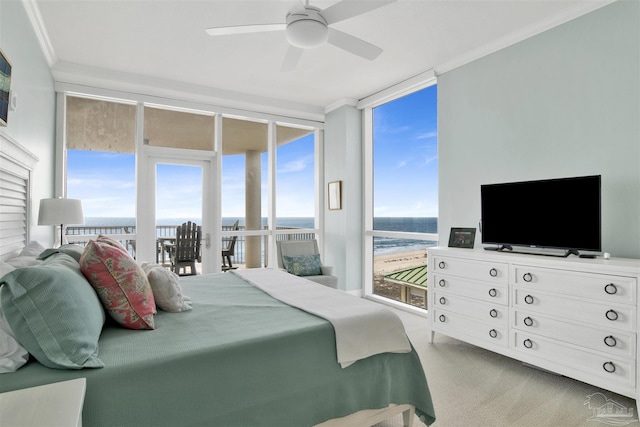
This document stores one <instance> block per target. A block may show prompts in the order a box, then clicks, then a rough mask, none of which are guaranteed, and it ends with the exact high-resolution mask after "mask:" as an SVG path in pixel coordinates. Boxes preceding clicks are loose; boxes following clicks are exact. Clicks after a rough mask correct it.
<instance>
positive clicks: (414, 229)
mask: <svg viewBox="0 0 640 427" xmlns="http://www.w3.org/2000/svg"><path fill="white" fill-rule="evenodd" d="M368 114H371V123H372V129H371V130H370V132H371V135H372V138H370V142H369V143H370V144H371V147H370V149H371V162H372V164H371V165H370V166H371V167H370V169H369V170H370V171H371V177H370V179H371V180H372V187H371V188H372V194H369V195H368V199H367V200H368V201H369V202H370V204H371V206H372V208H371V210H370V211H369V212H370V213H371V215H372V218H370V219H371V221H370V222H369V223H370V224H371V228H370V229H369V230H366V234H367V236H368V239H369V240H368V243H369V244H368V250H370V251H372V257H371V259H372V260H373V262H372V266H370V268H371V270H370V271H369V272H368V274H369V277H370V279H371V282H372V287H371V289H370V293H371V294H373V295H377V296H380V297H384V298H388V299H392V300H395V301H400V302H403V303H406V304H410V305H413V306H416V307H420V308H426V306H427V299H426V295H427V292H428V287H427V280H426V279H427V251H428V248H429V247H431V246H435V245H436V244H437V231H438V145H437V142H438V138H437V86H436V85H432V86H429V87H426V88H424V89H421V90H418V91H416V92H413V93H411V94H408V95H405V96H402V97H400V98H397V99H394V100H392V101H388V102H386V103H383V104H380V105H377V106H374V107H372V108H371V110H370V111H369V112H368Z"/></svg>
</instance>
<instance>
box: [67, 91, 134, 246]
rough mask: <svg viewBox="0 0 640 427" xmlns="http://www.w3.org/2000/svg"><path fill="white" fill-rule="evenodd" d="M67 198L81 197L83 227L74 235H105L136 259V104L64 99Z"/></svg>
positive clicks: (70, 228) (71, 231) (70, 229)
mask: <svg viewBox="0 0 640 427" xmlns="http://www.w3.org/2000/svg"><path fill="white" fill-rule="evenodd" d="M66 117H67V121H66V126H65V130H66V146H67V150H66V159H67V169H66V170H67V175H66V195H67V197H68V198H72V199H81V200H82V204H83V208H84V215H85V224H84V225H70V226H68V227H67V234H68V235H70V236H69V237H68V240H69V241H70V242H75V241H78V242H82V241H84V240H86V239H85V238H79V237H73V236H74V235H76V236H80V235H87V234H88V235H97V234H110V235H113V237H114V238H116V239H118V240H120V241H121V242H122V244H123V245H125V246H126V247H127V249H128V250H129V251H130V252H131V253H132V254H133V255H134V256H135V252H136V240H135V225H136V222H135V209H136V192H135V170H136V169H135V130H136V125H135V105H132V104H131V103H126V102H118V101H117V100H104V99H90V98H84V97H79V96H67V97H66Z"/></svg>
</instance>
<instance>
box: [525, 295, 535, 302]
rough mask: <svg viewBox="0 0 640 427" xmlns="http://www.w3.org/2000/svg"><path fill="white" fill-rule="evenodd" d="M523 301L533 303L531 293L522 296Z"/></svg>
mask: <svg viewBox="0 0 640 427" xmlns="http://www.w3.org/2000/svg"><path fill="white" fill-rule="evenodd" d="M524 302H526V303H527V304H533V297H532V296H531V295H527V296H526V297H524Z"/></svg>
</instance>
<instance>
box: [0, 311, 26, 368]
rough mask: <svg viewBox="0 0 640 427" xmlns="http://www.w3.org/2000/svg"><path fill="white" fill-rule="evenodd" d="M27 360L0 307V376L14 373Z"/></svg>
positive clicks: (24, 351)
mask: <svg viewBox="0 0 640 427" xmlns="http://www.w3.org/2000/svg"><path fill="white" fill-rule="evenodd" d="M27 360H29V352H27V350H25V349H24V347H22V346H21V345H20V344H19V343H18V341H16V338H15V336H14V335H13V331H12V330H11V327H10V326H9V323H8V322H7V320H6V319H5V318H4V313H3V312H2V306H0V374H6V373H9V372H15V371H17V370H18V368H20V367H21V366H22V365H24V364H25V363H27Z"/></svg>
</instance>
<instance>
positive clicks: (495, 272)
mask: <svg viewBox="0 0 640 427" xmlns="http://www.w3.org/2000/svg"><path fill="white" fill-rule="evenodd" d="M489 276H491V277H498V270H496V269H495V268H492V269H491V270H489Z"/></svg>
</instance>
